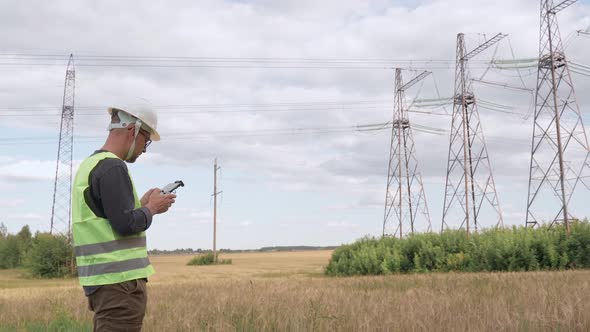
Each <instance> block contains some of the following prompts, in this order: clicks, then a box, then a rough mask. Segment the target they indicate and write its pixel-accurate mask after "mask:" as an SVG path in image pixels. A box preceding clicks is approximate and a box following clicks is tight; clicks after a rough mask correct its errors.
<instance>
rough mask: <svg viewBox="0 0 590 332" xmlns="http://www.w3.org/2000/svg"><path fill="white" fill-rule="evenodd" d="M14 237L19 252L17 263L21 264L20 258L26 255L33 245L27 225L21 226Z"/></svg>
mask: <svg viewBox="0 0 590 332" xmlns="http://www.w3.org/2000/svg"><path fill="white" fill-rule="evenodd" d="M16 239H17V240H18V250H19V253H20V261H19V264H18V265H21V264H22V260H23V259H24V257H26V256H27V254H28V252H29V250H30V249H31V246H32V245H33V235H32V234H31V230H30V229H29V225H25V226H23V228H21V230H20V232H18V233H17V234H16Z"/></svg>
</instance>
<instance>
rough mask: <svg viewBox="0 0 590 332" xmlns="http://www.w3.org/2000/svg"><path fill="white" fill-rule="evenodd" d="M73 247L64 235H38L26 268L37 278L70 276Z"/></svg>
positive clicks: (33, 243)
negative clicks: (69, 265)
mask: <svg viewBox="0 0 590 332" xmlns="http://www.w3.org/2000/svg"><path fill="white" fill-rule="evenodd" d="M71 255H72V247H71V245H70V244H69V243H68V240H67V238H66V237H65V236H63V235H51V234H49V233H36V234H35V238H34V239H33V242H32V246H31V249H30V251H29V254H28V256H27V260H26V264H25V267H26V268H27V269H28V270H29V272H30V273H31V274H32V275H33V276H35V277H42V278H58V277H64V276H66V275H68V274H69V268H68V263H69V261H70V257H71Z"/></svg>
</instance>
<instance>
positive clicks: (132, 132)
mask: <svg viewBox="0 0 590 332" xmlns="http://www.w3.org/2000/svg"><path fill="white" fill-rule="evenodd" d="M127 135H129V136H131V137H135V126H134V125H133V124H130V125H129V126H127Z"/></svg>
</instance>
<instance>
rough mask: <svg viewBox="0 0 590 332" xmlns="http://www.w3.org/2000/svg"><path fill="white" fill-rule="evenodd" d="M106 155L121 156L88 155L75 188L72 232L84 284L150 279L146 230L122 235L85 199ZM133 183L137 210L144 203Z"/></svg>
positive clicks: (102, 153)
mask: <svg viewBox="0 0 590 332" xmlns="http://www.w3.org/2000/svg"><path fill="white" fill-rule="evenodd" d="M106 158H117V159H120V158H118V157H117V156H116V155H115V154H113V153H110V152H99V153H97V154H94V155H92V156H90V157H88V158H87V159H86V160H84V161H83V162H82V164H81V165H80V168H79V169H78V173H76V178H75V179H74V184H73V188H72V233H73V235H74V252H75V254H76V264H77V265H78V277H79V279H80V284H81V285H82V286H96V285H109V284H115V283H119V282H123V281H127V280H133V279H140V278H147V277H148V276H150V275H152V274H153V273H154V268H153V267H152V265H151V264H150V261H149V259H148V255H147V247H146V238H145V233H144V232H141V233H138V234H134V235H131V236H122V235H119V234H118V233H117V232H116V231H115V230H114V229H113V228H112V227H111V225H110V223H109V221H108V220H107V219H105V218H101V217H98V216H97V215H96V214H95V213H94V212H93V211H92V209H91V208H90V207H89V206H88V204H87V203H86V200H85V199H84V195H85V192H86V191H89V190H90V189H89V183H88V181H89V180H90V173H91V172H92V170H93V169H94V168H95V167H96V165H97V164H98V163H99V162H100V161H101V160H103V159H106ZM129 177H130V178H131V176H129ZM131 185H132V187H133V196H134V197H135V208H136V209H137V208H139V207H141V203H140V201H139V198H138V197H137V192H136V191H135V186H133V181H131ZM86 194H87V195H88V193H86Z"/></svg>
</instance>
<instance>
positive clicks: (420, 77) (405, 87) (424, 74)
mask: <svg viewBox="0 0 590 332" xmlns="http://www.w3.org/2000/svg"><path fill="white" fill-rule="evenodd" d="M430 74H432V72H431V71H428V70H425V71H423V72H422V73H421V74H419V75H418V76H416V77H414V78H412V79H411V80H410V81H409V82H408V83H406V84H404V85H403V86H402V87H400V88H398V91H406V90H408V89H409V88H411V87H412V86H414V85H415V84H416V83H418V82H420V81H421V80H423V79H424V78H426V77H427V76H428V75H430Z"/></svg>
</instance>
